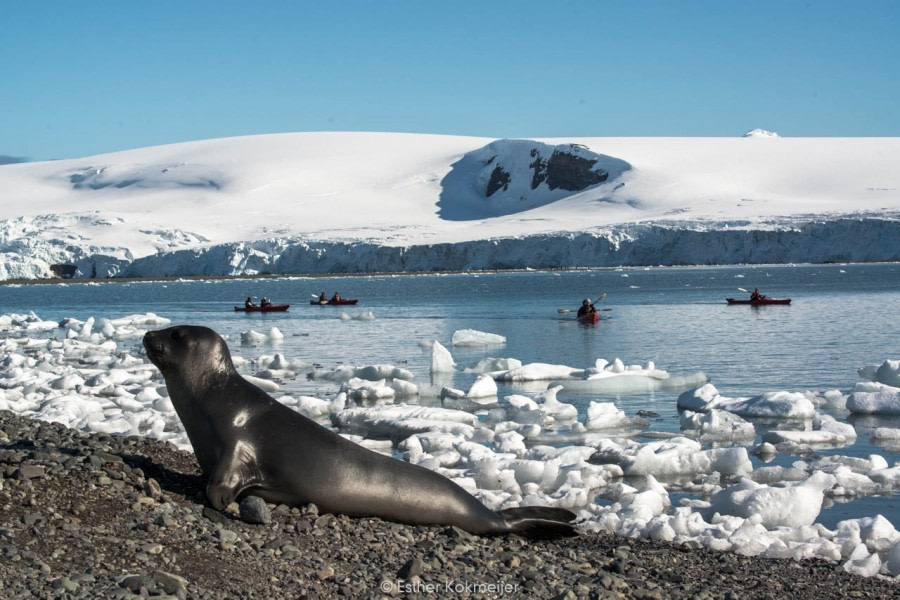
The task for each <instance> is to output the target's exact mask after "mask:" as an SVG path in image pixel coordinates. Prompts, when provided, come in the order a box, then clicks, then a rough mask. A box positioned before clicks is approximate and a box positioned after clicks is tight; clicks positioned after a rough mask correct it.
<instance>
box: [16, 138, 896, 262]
mask: <svg viewBox="0 0 900 600" xmlns="http://www.w3.org/2000/svg"><path fill="white" fill-rule="evenodd" d="M897 165H900V138H784V137H779V136H778V135H777V134H773V133H771V132H766V131H763V130H753V131H751V132H748V133H747V134H746V135H745V136H744V137H735V138H566V139H540V140H493V139H488V138H474V137H456V136H438V135H418V134H391V133H334V132H329V133H290V134H278V135H260V136H249V137H241V138H226V139H217V140H206V141H199V142H190V143H182V144H173V145H167V146H156V147H151V148H140V149H136V150H130V151H125V152H117V153H112V154H104V155H98V156H91V157H86V158H81V159H70V160H61V161H52V162H43V163H24V164H10V165H3V166H0V190H2V192H0V193H2V198H3V202H2V205H0V255H2V256H0V279H10V278H20V277H21V278H42V277H48V276H50V274H51V271H50V266H51V265H53V264H74V265H77V266H78V269H79V276H82V277H107V276H138V277H140V276H163V275H167V276H180V275H231V274H254V273H348V272H366V271H398V270H416V271H431V270H456V269H492V268H544V267H579V266H611V265H659V264H727V263H742V262H774V263H777V262H825V261H868V260H896V259H900V169H898V168H897Z"/></svg>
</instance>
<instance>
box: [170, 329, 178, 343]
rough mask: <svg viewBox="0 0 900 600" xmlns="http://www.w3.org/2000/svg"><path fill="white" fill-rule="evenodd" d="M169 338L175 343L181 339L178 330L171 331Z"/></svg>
mask: <svg viewBox="0 0 900 600" xmlns="http://www.w3.org/2000/svg"><path fill="white" fill-rule="evenodd" d="M169 337H171V338H172V339H173V340H175V341H176V342H177V341H179V340H180V339H181V332H180V331H179V330H177V329H176V330H175V331H173V332H172V333H171V334H170V336H169Z"/></svg>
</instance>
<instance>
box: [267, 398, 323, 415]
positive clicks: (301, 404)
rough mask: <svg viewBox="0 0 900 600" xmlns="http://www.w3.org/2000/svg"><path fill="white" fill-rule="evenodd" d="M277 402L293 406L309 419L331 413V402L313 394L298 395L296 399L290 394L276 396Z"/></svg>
mask: <svg viewBox="0 0 900 600" xmlns="http://www.w3.org/2000/svg"><path fill="white" fill-rule="evenodd" d="M277 400H278V401H279V402H281V403H282V404H285V405H287V406H293V407H294V408H295V409H296V410H297V412H299V413H300V414H301V415H305V416H307V417H309V418H310V419H319V418H321V417H325V416H328V415H329V414H331V411H332V409H333V406H332V403H331V402H329V401H327V400H322V399H321V398H315V397H313V396H300V397H298V398H297V399H296V400H295V399H293V398H291V397H290V396H283V397H281V398H277Z"/></svg>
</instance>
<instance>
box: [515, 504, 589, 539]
mask: <svg viewBox="0 0 900 600" xmlns="http://www.w3.org/2000/svg"><path fill="white" fill-rule="evenodd" d="M497 514H498V515H500V516H501V517H503V519H504V520H505V521H506V522H507V523H508V524H509V527H510V530H511V531H512V532H514V533H518V534H519V535H523V536H525V537H528V538H532V539H552V538H558V537H572V536H576V535H578V532H577V531H575V528H574V527H573V526H572V523H571V521H574V520H575V513H573V512H572V511H570V510H568V509H565V508H556V507H552V506H520V507H517V508H506V509H503V510H498V511H497Z"/></svg>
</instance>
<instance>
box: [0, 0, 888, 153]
mask: <svg viewBox="0 0 900 600" xmlns="http://www.w3.org/2000/svg"><path fill="white" fill-rule="evenodd" d="M0 14H2V19H0V53H2V59H0V107H2V108H0V155H3V156H5V157H7V161H8V160H9V157H21V158H27V159H30V160H46V159H52V158H72V157H78V156H87V155H92V154H99V153H103V152H112V151H116V150H124V149H128V148H137V147H143V146H151V145H157V144H168V143H175V142H181V141H188V140H196V139H206V138H218V137H228V136H235V135H250V134H258V133H281V132H291V131H329V130H334V131H400V132H418V133H439V134H454V135H475V136H485V137H495V138H500V137H551V136H552V137H557V136H560V137H565V136H739V135H741V134H743V133H744V132H745V131H747V130H749V129H753V128H757V127H759V128H763V129H768V130H771V131H776V132H778V133H779V134H781V135H782V136H900V110H898V106H900V41H898V40H900V35H898V34H897V32H898V31H900V2H897V1H895V0H885V1H879V0H865V1H861V2H848V1H846V0H842V1H839V2H838V1H831V0H819V1H808V2H799V1H792V0H759V1H743V0H742V1H733V2H732V1H728V0H716V1H713V0H709V1H700V0H697V1H690V0H688V1H683V2H677V1H674V0H673V1H669V2H654V1H649V0H648V1H641V0H634V1H625V0H622V1H594V2H588V1H575V0H568V1H567V0H561V1H556V2H551V1H548V0H543V1H540V2H534V1H530V0H520V1H518V2H514V1H490V0H477V1H469V0H456V1H453V2H450V1H445V2H439V1H437V0H419V1H399V0H383V1H375V0H369V1H330V2H329V1H323V0H318V1H315V2H306V1H300V0H297V1H292V2H287V1H268V2H247V1H246V0H244V1H241V2H234V1H231V0H215V1H206V0H202V1H201V0H180V1H167V0H155V1H152V2H151V1H149V0H145V1H143V2H138V1H133V2H132V1H128V2H121V1H103V0H94V1H85V2H69V1H63V0H58V1H40V0H33V1H28V2H22V1H16V0H4V1H2V4H0Z"/></svg>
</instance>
